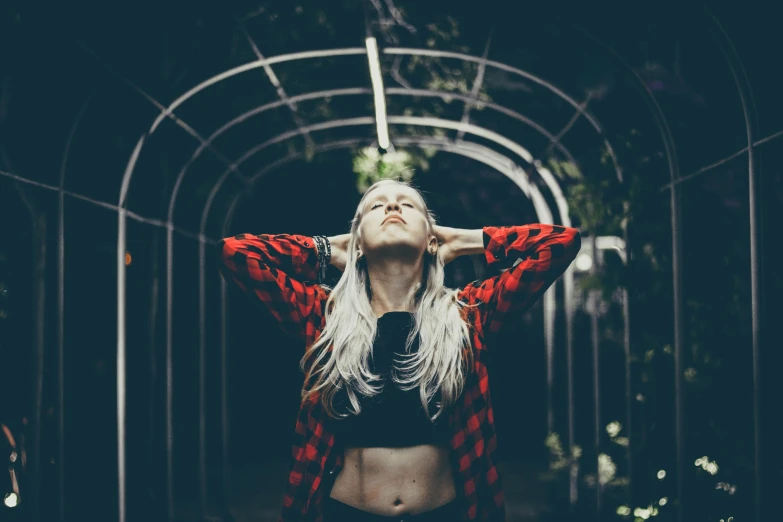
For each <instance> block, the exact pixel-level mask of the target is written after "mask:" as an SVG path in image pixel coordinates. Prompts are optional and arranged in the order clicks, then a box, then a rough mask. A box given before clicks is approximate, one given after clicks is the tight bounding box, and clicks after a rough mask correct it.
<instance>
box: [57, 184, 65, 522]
mask: <svg viewBox="0 0 783 522" xmlns="http://www.w3.org/2000/svg"><path fill="white" fill-rule="evenodd" d="M64 440H65V193H64V192H63V184H62V177H61V178H60V192H59V194H57V484H58V491H57V507H58V512H59V520H60V522H65V443H64Z"/></svg>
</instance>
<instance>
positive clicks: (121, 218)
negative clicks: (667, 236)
mask: <svg viewBox="0 0 783 522" xmlns="http://www.w3.org/2000/svg"><path fill="white" fill-rule="evenodd" d="M385 52H386V53H387V54H395V53H396V54H420V55H423V56H424V55H428V56H437V55H439V54H440V55H441V56H443V57H451V58H460V59H463V60H466V61H478V62H481V63H483V64H484V66H487V65H489V66H492V67H496V68H500V69H503V70H506V71H508V72H512V73H514V74H518V75H521V76H523V77H525V78H528V79H530V80H532V81H535V82H536V83H538V84H539V85H542V86H544V87H546V88H547V89H549V90H550V91H551V92H553V93H554V94H556V95H558V96H560V97H561V98H563V99H564V100H566V101H568V103H570V104H571V105H573V106H574V107H575V108H576V109H577V111H578V112H579V113H580V114H581V115H584V116H585V117H586V118H587V119H588V121H589V122H590V123H591V125H592V126H593V127H594V128H595V129H596V131H597V132H599V134H600V135H602V136H603V131H602V129H601V127H600V125H598V123H597V121H596V120H595V119H594V118H593V117H592V116H591V115H590V114H589V113H588V112H587V111H585V110H584V108H583V107H581V106H580V105H579V104H577V103H576V102H575V100H573V99H572V98H570V97H568V96H567V95H566V94H565V93H564V92H563V91H560V90H559V89H557V88H556V87H554V86H553V85H552V84H550V83H548V82H546V81H544V80H542V79H540V78H538V77H536V76H534V75H532V74H530V73H527V72H526V71H523V70H521V69H518V68H514V67H511V66H508V65H506V64H502V63H500V62H495V61H491V60H486V58H478V57H474V56H471V55H465V54H459V53H445V54H441V52H440V51H431V50H426V49H421V50H416V49H386V50H385ZM361 54H366V49H363V48H347V49H332V50H325V51H306V52H301V53H291V54H285V55H280V56H277V57H272V58H268V59H264V60H258V61H255V62H251V63H248V64H245V65H242V66H239V67H236V68H233V69H231V70H229V71H225V72H223V73H221V74H218V75H216V76H214V77H212V78H210V79H208V80H206V81H204V82H202V83H201V84H199V85H197V86H196V87H194V88H192V89H190V90H189V91H187V92H186V93H185V94H183V95H181V96H180V97H178V98H177V99H176V100H175V101H174V102H172V103H171V104H170V105H169V106H168V107H167V108H166V109H165V110H164V111H162V112H161V114H160V115H159V116H158V117H157V118H156V119H155V121H154V122H153V124H152V126H151V127H150V129H149V131H147V132H146V133H145V134H144V135H143V136H142V137H141V138H140V139H139V141H138V142H137V144H136V146H135V148H134V150H133V152H132V154H131V157H130V159H129V162H128V165H127V167H126V169H125V172H124V174H123V178H122V184H121V186H120V195H119V204H118V234H117V271H118V272H117V274H118V277H117V296H118V297H117V301H118V303H117V358H118V369H119V368H123V369H124V359H125V265H124V250H125V243H126V227H125V219H126V217H127V214H128V210H127V209H126V208H125V204H126V199H127V194H128V189H129V186H130V182H131V179H132V175H133V171H134V168H135V164H136V162H137V161H138V158H139V154H140V152H141V149H142V147H143V145H144V142H145V141H146V139H147V138H148V137H149V136H151V135H152V133H154V132H155V130H156V129H157V127H158V126H159V125H160V123H161V122H162V121H163V120H164V119H165V118H167V117H171V115H172V114H173V111H174V110H175V109H176V108H177V107H179V106H180V105H182V104H183V103H184V102H185V101H187V100H188V99H189V98H190V97H192V96H193V95H195V94H197V93H198V92H200V91H202V90H203V89H205V88H207V87H209V86H211V85H214V84H216V83H218V82H220V81H222V80H224V79H227V78H230V77H232V76H235V75H237V74H240V73H242V72H245V71H248V70H252V69H255V68H259V67H265V66H268V65H271V64H274V63H280V62H285V61H292V60H299V59H308V58H317V57H331V56H345V55H361ZM397 118H398V120H397V121H396V122H392V121H391V120H390V121H389V123H402V124H413V125H430V124H431V123H433V122H437V121H439V120H438V119H437V118H424V119H419V118H414V117H397ZM363 119H364V118H356V119H354V120H356V121H357V122H358V121H360V120H363ZM440 121H447V120H440ZM450 123H451V122H449V123H447V124H450ZM330 125H331V123H326V124H319V126H317V127H313V126H310V127H309V128H308V130H317V129H323V128H330ZM468 125H469V127H470V128H471V129H472V130H473V131H474V132H473V133H475V134H477V135H480V136H483V137H488V139H491V140H492V141H495V142H496V143H498V144H500V145H502V146H504V147H506V148H509V149H510V150H513V151H514V152H515V153H517V154H519V155H520V156H521V157H523V158H525V159H527V158H530V159H529V161H532V159H533V158H532V155H530V153H529V152H528V151H527V150H526V149H524V147H521V146H520V145H519V144H516V143H515V142H513V141H511V140H508V139H507V138H505V137H504V136H502V135H499V134H497V133H494V132H492V131H488V130H487V129H483V128H481V127H478V126H473V125H470V124H468ZM465 126H466V125H465V124H464V123H460V124H459V125H458V127H457V129H456V130H462V129H463V128H464V127H465ZM447 128H450V127H447ZM302 132H303V128H299V129H297V131H292V132H289V133H285V135H286V136H285V137H280V138H278V142H279V141H282V139H286V138H287V137H291V136H295V135H299V134H301V133H302ZM493 138H494V139H493ZM604 142H605V144H606V146H607V150H608V151H609V153H610V155H611V157H612V160H613V162H614V164H615V168H616V171H617V174H618V176H619V177H620V178H621V171H620V169H619V167H618V166H617V162H616V158H615V155H614V151H613V149H612V147H611V144H610V143H609V142H608V140H606V139H605V138H604ZM265 143H266V146H269V145H271V144H272V142H265ZM202 145H204V142H203V141H202ZM262 145H263V144H262ZM259 150H261V149H259V148H254V149H251V151H248V153H246V154H245V155H243V157H242V158H240V160H238V161H237V162H235V163H233V164H231V165H230V167H229V169H228V171H227V172H233V171H235V170H236V167H237V165H238V164H240V163H241V162H242V161H244V160H246V159H247V158H248V157H249V156H250V155H252V154H255V153H256V152H258V151H259ZM224 174H225V173H224ZM222 177H224V176H222ZM213 192H215V193H216V191H213ZM212 197H213V198H214V196H212ZM210 203H211V202H210ZM172 212H173V211H172ZM172 227H173V223H171V221H169V222H168V223H167V228H169V230H171V229H172ZM168 237H170V234H169V235H168ZM202 239H203V236H200V240H202ZM167 268H168V270H167V278H168V277H169V274H168V271H170V267H167ZM167 292H170V290H167ZM170 335H171V334H170V328H169V325H167V346H168V345H169V344H170V343H171V340H170ZM569 338H570V337H569ZM121 361H123V362H121ZM124 382H125V381H124V374H123V375H119V374H118V402H117V404H118V447H119V446H124V444H123V442H122V441H120V440H119V439H124V418H122V416H121V415H120V413H119V412H121V411H124V403H125V397H124ZM170 388H171V375H170V368H167V394H170V392H169V390H170ZM168 421H169V419H167V422H168ZM172 435H173V433H172V432H168V433H167V446H171V444H172V441H173V436H172ZM167 449H168V448H167ZM118 451H119V450H118ZM118 458H119V457H118ZM167 466H168V467H169V468H171V467H172V464H170V463H167ZM120 489H121V490H122V491H121V492H120V495H119V496H120V499H121V502H120V505H119V515H120V516H119V518H120V522H124V521H125V498H124V484H123V485H121V487H120ZM167 490H168V491H167V495H168V498H169V516H170V517H171V516H172V515H173V513H172V512H171V507H172V503H171V499H172V496H173V490H172V489H171V484H167Z"/></svg>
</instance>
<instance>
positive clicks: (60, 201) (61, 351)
mask: <svg viewBox="0 0 783 522" xmlns="http://www.w3.org/2000/svg"><path fill="white" fill-rule="evenodd" d="M91 98H92V96H90V97H89V98H87V100H85V102H84V104H83V105H82V107H81V109H79V112H78V113H77V114H76V118H75V120H74V123H73V126H72V127H71V132H69V133H68V141H67V142H66V144H65V153H64V154H63V161H62V163H61V165H60V185H59V191H58V194H57V483H58V486H59V488H58V498H57V501H58V508H59V520H60V522H65V167H66V166H67V165H68V155H69V153H70V151H71V143H73V137H74V135H75V134H76V128H77V127H78V126H79V122H81V119H82V116H84V112H85V110H86V109H87V105H88V104H89V103H90V100H91Z"/></svg>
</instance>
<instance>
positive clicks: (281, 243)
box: [219, 234, 326, 339]
mask: <svg viewBox="0 0 783 522" xmlns="http://www.w3.org/2000/svg"><path fill="white" fill-rule="evenodd" d="M219 246H220V248H221V250H222V261H223V262H222V265H221V271H222V272H223V274H224V276H225V277H226V278H228V279H230V280H232V281H234V282H235V283H236V284H237V285H239V287H240V288H241V289H242V290H244V291H245V292H246V293H248V294H249V295H251V296H252V297H255V298H257V299H259V300H260V301H261V302H262V303H263V304H264V305H265V306H266V308H267V309H269V311H270V312H271V313H272V315H273V316H274V317H275V318H276V319H277V320H278V321H279V323H280V326H281V328H282V329H283V330H284V331H285V332H287V333H289V334H291V335H293V336H295V337H298V338H301V339H307V338H308V336H309V335H310V334H312V333H313V332H311V331H310V330H312V327H313V325H317V324H318V321H317V319H318V318H317V317H316V316H319V315H320V314H321V302H322V301H324V300H325V298H326V293H325V291H324V289H323V288H321V287H320V286H319V285H317V284H314V283H310V282H307V281H308V280H310V281H312V280H315V279H316V278H317V273H318V255H317V252H316V249H315V246H314V243H313V239H312V238H310V237H306V236H295V235H287V234H277V235H269V234H263V235H258V236H255V235H251V234H240V235H238V236H234V237H230V238H226V239H223V240H222V241H221V242H220V244H219Z"/></svg>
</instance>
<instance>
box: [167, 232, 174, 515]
mask: <svg viewBox="0 0 783 522" xmlns="http://www.w3.org/2000/svg"><path fill="white" fill-rule="evenodd" d="M173 323H174V225H173V224H172V223H171V222H168V223H167V228H166V514H167V520H169V522H171V521H173V520H174V414H173V411H174V367H173V363H174V355H173V354H174V339H173V331H172V329H173V326H174V324H173Z"/></svg>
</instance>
